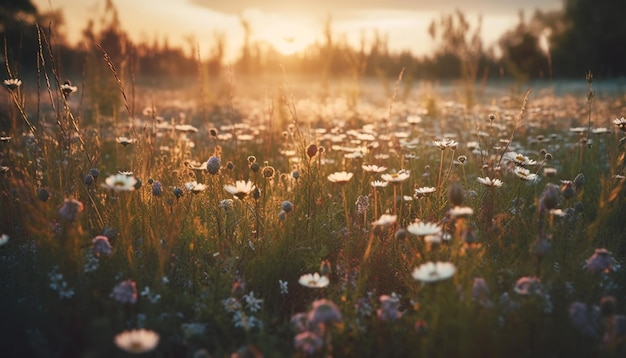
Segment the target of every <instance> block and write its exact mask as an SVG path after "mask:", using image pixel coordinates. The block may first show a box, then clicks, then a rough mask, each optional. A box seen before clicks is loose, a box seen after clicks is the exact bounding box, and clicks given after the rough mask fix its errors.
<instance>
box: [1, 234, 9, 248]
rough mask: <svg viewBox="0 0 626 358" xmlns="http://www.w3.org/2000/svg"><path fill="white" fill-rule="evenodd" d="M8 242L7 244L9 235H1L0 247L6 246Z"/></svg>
mask: <svg viewBox="0 0 626 358" xmlns="http://www.w3.org/2000/svg"><path fill="white" fill-rule="evenodd" d="M8 242H9V235H7V234H2V236H0V246H3V245H6V244H7V243H8Z"/></svg>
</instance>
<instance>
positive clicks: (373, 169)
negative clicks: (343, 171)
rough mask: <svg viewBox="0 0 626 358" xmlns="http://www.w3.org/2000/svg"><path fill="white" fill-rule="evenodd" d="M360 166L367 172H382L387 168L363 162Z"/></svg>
mask: <svg viewBox="0 0 626 358" xmlns="http://www.w3.org/2000/svg"><path fill="white" fill-rule="evenodd" d="M361 168H363V170H365V171H366V172H369V173H382V172H384V171H385V170H387V167H384V166H378V165H373V164H372V165H367V164H363V165H362V166H361Z"/></svg>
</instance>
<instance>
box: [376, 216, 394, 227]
mask: <svg viewBox="0 0 626 358" xmlns="http://www.w3.org/2000/svg"><path fill="white" fill-rule="evenodd" d="M397 220H398V215H389V214H383V215H382V216H381V217H380V218H379V219H378V220H376V221H373V222H372V225H373V226H389V225H391V224H395V222H396V221H397Z"/></svg>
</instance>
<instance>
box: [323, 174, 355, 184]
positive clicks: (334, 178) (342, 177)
mask: <svg viewBox="0 0 626 358" xmlns="http://www.w3.org/2000/svg"><path fill="white" fill-rule="evenodd" d="M352 176H353V174H352V173H348V172H336V173H332V174H329V175H328V180H329V181H331V182H333V183H338V184H345V183H347V182H349V181H350V179H352Z"/></svg>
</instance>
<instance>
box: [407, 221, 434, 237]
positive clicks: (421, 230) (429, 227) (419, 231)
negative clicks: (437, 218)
mask: <svg viewBox="0 0 626 358" xmlns="http://www.w3.org/2000/svg"><path fill="white" fill-rule="evenodd" d="M406 230H407V231H408V232H410V233H411V234H413V235H416V236H426V235H438V234H441V226H439V225H437V224H435V223H430V222H423V221H419V222H414V223H412V224H410V225H409V226H407V228H406Z"/></svg>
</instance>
